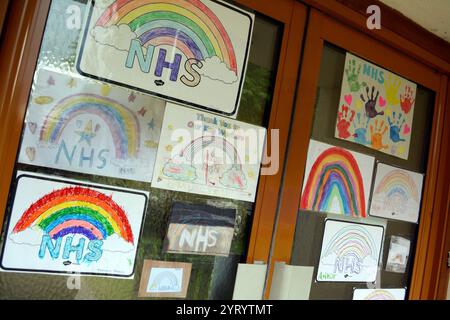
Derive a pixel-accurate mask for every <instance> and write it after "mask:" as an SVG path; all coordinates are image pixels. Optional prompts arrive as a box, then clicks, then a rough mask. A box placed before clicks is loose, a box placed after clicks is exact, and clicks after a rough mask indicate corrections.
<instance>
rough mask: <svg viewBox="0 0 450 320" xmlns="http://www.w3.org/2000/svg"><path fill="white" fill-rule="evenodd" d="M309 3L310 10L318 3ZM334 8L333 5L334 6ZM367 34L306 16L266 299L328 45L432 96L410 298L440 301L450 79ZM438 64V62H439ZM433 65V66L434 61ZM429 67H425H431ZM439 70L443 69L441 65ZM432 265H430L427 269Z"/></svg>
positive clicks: (296, 190)
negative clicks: (322, 59) (295, 98)
mask: <svg viewBox="0 0 450 320" xmlns="http://www.w3.org/2000/svg"><path fill="white" fill-rule="evenodd" d="M307 2H309V1H307ZM310 2H313V4H314V3H315V2H316V1H310ZM330 3H331V2H330ZM332 3H336V2H335V1H332ZM322 9H323V8H322ZM335 9H336V8H335ZM346 10H347V9H346ZM360 18H361V17H360ZM360 20H361V19H360ZM352 21H354V20H352ZM360 22H362V21H360ZM364 24H365V20H364ZM386 32H387V31H385V33H386ZM367 33H368V31H367V29H366V30H365V32H360V31H358V30H356V29H355V28H352V27H350V26H348V25H347V24H343V23H341V22H340V21H338V20H336V19H333V18H330V17H328V16H326V15H325V14H323V13H321V12H319V11H318V10H315V9H313V10H312V12H311V14H310V16H309V24H308V31H307V36H306V43H305V45H304V46H305V51H304V56H303V61H302V72H301V75H300V82H299V86H298V89H297V90H298V91H297V92H298V94H297V101H296V112H295V114H294V116H293V117H294V122H293V126H292V129H291V145H290V149H289V155H288V158H287V161H286V168H285V170H286V173H287V174H286V175H285V179H284V181H283V184H282V190H283V192H282V194H281V198H280V209H279V212H280V214H279V216H278V222H277V229H276V233H275V238H274V244H273V254H272V256H271V258H270V268H269V281H268V285H267V288H268V290H266V293H265V296H266V297H268V291H269V290H270V278H271V276H272V272H273V264H274V262H275V261H285V262H287V263H289V262H290V258H291V250H292V244H293V238H294V232H295V225H296V220H297V212H298V208H299V203H300V194H301V186H302V181H303V174H304V172H303V171H304V167H305V164H306V151H305V150H307V149H308V144H309V139H310V136H311V126H312V121H313V114H314V105H315V98H316V94H315V93H316V88H317V84H318V77H319V70H320V63H321V56H322V54H321V53H322V49H323V45H324V42H325V41H327V42H330V43H333V44H335V45H337V46H339V47H342V48H344V49H346V50H348V51H351V52H353V53H356V54H358V55H359V56H361V57H363V58H365V59H367V60H370V61H374V62H375V63H377V64H379V65H381V66H383V67H385V68H387V69H390V70H392V71H394V72H396V73H398V74H400V75H403V76H405V77H407V78H409V79H411V80H413V81H415V82H417V83H420V84H421V85H423V86H425V87H427V88H429V89H431V90H433V91H434V92H435V93H436V100H435V114H434V117H433V128H432V136H431V143H430V150H429V161H428V167H427V176H428V179H427V181H426V185H425V188H424V198H423V203H422V213H421V220H420V224H419V236H418V243H417V249H416V254H415V263H414V268H413V276H412V283H411V288H410V296H409V298H410V299H435V298H438V296H437V294H436V290H437V283H438V281H437V280H438V275H439V272H438V271H437V270H439V265H437V268H436V264H437V263H438V262H439V252H441V251H442V239H443V231H444V230H443V226H444V225H445V222H446V212H445V209H444V210H442V209H443V208H445V207H443V206H445V205H446V203H447V202H446V195H447V194H446V190H447V187H448V186H447V181H446V179H445V174H444V173H448V171H449V163H448V161H447V162H445V161H446V153H447V150H448V141H450V133H449V131H450V130H448V128H447V127H445V126H444V123H450V112H448V111H447V110H448V108H445V102H446V88H447V83H448V79H447V76H445V75H442V74H439V73H437V72H436V71H435V70H434V69H432V68H430V67H429V66H426V65H424V64H422V63H420V62H418V61H417V60H414V59H412V58H411V56H410V55H409V54H405V53H404V52H402V51H405V50H402V51H399V50H397V49H394V48H392V47H391V46H389V45H386V42H385V41H383V42H381V41H377V40H375V39H374V37H373V36H372V34H370V35H368V34H367ZM378 36H379V34H378ZM385 36H386V37H390V36H391V35H390V33H389V32H387V33H386V35H385ZM403 49H407V50H406V51H408V50H411V51H413V50H415V49H417V48H416V46H415V45H414V44H412V43H409V45H408V46H407V47H406V48H403ZM416 52H417V51H416ZM437 60H439V61H440V59H439V58H437ZM433 61H434V62H435V61H436V59H435V60H433ZM433 61H429V62H430V63H433ZM443 66H444V67H445V63H444V65H443ZM446 109H447V110H446ZM294 146H295V147H294ZM438 172H439V174H438ZM430 260H431V261H432V263H430Z"/></svg>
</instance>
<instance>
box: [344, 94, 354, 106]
mask: <svg viewBox="0 0 450 320" xmlns="http://www.w3.org/2000/svg"><path fill="white" fill-rule="evenodd" d="M344 100H345V102H347V104H348V105H351V104H352V101H353V96H352V95H351V94H347V95H345V96H344Z"/></svg>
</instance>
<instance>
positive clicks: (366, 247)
mask: <svg viewBox="0 0 450 320" xmlns="http://www.w3.org/2000/svg"><path fill="white" fill-rule="evenodd" d="M383 237H384V227H383V226H379V225H371V224H362V223H352V222H345V221H338V220H332V219H327V220H325V231H324V235H323V242H322V250H321V253H320V260H319V267H318V270H317V281H328V282H375V279H376V277H377V271H378V263H379V259H380V254H381V247H382V243H383Z"/></svg>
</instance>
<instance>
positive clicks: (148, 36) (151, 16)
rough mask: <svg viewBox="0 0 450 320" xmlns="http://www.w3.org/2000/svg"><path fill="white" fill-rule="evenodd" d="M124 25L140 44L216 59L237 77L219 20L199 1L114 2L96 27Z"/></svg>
mask: <svg viewBox="0 0 450 320" xmlns="http://www.w3.org/2000/svg"><path fill="white" fill-rule="evenodd" d="M122 24H126V25H128V26H129V27H130V29H131V31H133V32H134V33H135V34H136V35H137V37H138V39H139V41H140V42H141V44H142V45H143V46H145V47H148V46H149V45H152V46H159V45H171V46H175V47H177V48H178V49H179V50H180V51H181V52H183V54H184V55H185V56H186V57H187V58H188V59H191V58H194V59H196V60H199V61H204V60H205V59H206V58H211V57H214V56H217V57H218V58H219V59H220V60H221V61H222V62H224V63H225V64H226V65H227V67H228V69H230V70H231V71H234V72H235V73H236V74H237V61H236V56H235V52H234V48H233V44H232V42H231V39H230V37H229V35H228V33H227V31H226V30H225V27H224V26H223V24H222V22H221V21H220V20H219V18H218V17H217V16H216V15H215V14H214V13H213V12H212V10H211V9H210V8H208V7H207V6H206V5H205V4H203V3H202V2H201V1H199V0H165V1H160V0H116V1H114V2H113V3H112V4H111V5H110V6H109V7H108V8H107V9H106V10H105V11H104V12H103V14H102V15H101V16H100V17H99V19H98V20H97V22H96V26H100V27H109V26H112V25H122Z"/></svg>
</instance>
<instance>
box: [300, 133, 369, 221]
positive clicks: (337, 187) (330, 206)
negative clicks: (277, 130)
mask: <svg viewBox="0 0 450 320" xmlns="http://www.w3.org/2000/svg"><path fill="white" fill-rule="evenodd" d="M374 162H375V158H373V157H370V156H366V155H364V154H362V153H358V152H354V151H350V150H347V149H344V148H341V147H336V146H332V145H329V144H326V143H322V142H318V141H315V140H311V141H310V143H309V148H308V158H307V161H306V168H305V178H304V180H303V189H302V190H303V191H302V199H301V202H300V208H301V209H304V210H312V211H319V212H328V213H336V214H343V215H346V216H353V217H362V218H365V217H366V216H367V204H368V200H369V195H370V185H371V183H372V172H373V165H374Z"/></svg>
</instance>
